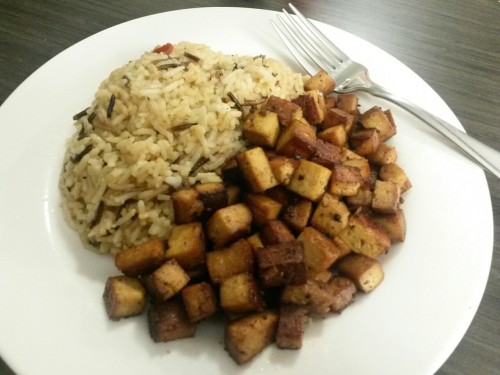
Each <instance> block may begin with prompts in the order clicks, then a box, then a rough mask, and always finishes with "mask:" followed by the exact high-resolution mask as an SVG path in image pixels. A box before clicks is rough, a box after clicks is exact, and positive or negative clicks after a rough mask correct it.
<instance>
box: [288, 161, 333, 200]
mask: <svg viewBox="0 0 500 375" xmlns="http://www.w3.org/2000/svg"><path fill="white" fill-rule="evenodd" d="M331 174H332V172H331V171H330V170H329V169H328V168H325V167H323V166H322V165H319V164H316V163H313V162H311V161H309V160H304V159H301V160H300V161H299V165H298V167H297V169H296V170H295V172H294V174H293V176H292V179H291V180H290V183H289V184H288V186H287V188H288V189H289V190H291V191H293V192H294V193H296V194H298V195H300V196H302V197H304V198H307V199H310V200H311V201H313V202H317V201H318V200H319V199H320V198H321V197H322V195H323V194H324V192H325V191H326V188H327V186H328V182H329V180H330V176H331Z"/></svg>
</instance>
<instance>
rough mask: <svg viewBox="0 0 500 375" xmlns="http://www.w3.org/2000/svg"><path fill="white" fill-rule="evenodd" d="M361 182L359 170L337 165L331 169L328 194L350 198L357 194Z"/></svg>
mask: <svg viewBox="0 0 500 375" xmlns="http://www.w3.org/2000/svg"><path fill="white" fill-rule="evenodd" d="M363 182H364V180H363V177H362V176H361V173H360V171H359V168H356V167H351V166H348V165H343V164H338V165H336V166H335V167H334V168H333V169H332V177H331V178H330V184H329V185H328V192H329V193H331V194H333V195H338V196H344V197H350V196H353V195H356V194H358V192H359V188H360V187H361V184H362V183H363Z"/></svg>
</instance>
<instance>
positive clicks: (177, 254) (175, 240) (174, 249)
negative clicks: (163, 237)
mask: <svg viewBox="0 0 500 375" xmlns="http://www.w3.org/2000/svg"><path fill="white" fill-rule="evenodd" d="M167 244H168V249H167V251H166V252H165V258H166V259H175V260H176V261H177V262H178V263H179V265H180V266H181V267H182V268H183V269H185V270H191V269H193V268H195V267H196V266H199V265H200V264H203V263H204V262H205V234H204V231H203V226H202V225H201V223H189V224H182V225H177V226H174V227H173V228H172V230H171V232H170V237H169V238H168V240H167Z"/></svg>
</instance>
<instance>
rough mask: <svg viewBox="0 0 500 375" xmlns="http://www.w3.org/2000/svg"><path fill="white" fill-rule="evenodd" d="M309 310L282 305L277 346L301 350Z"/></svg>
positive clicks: (277, 332)
mask: <svg viewBox="0 0 500 375" xmlns="http://www.w3.org/2000/svg"><path fill="white" fill-rule="evenodd" d="M306 318H307V310H306V309H305V308H303V307H301V306H294V305H282V306H280V309H279V320H278V328H277V330H276V345H277V346H278V348H280V349H300V348H301V347H302V338H303V336H304V323H305V320H306Z"/></svg>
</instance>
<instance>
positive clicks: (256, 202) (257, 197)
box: [245, 194, 282, 226]
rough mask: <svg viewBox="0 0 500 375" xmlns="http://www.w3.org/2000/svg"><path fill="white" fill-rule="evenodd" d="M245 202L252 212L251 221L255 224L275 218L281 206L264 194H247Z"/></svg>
mask: <svg viewBox="0 0 500 375" xmlns="http://www.w3.org/2000/svg"><path fill="white" fill-rule="evenodd" d="M245 204H246V205H247V207H248V208H249V209H250V211H251V212H252V217H253V223H254V224H255V225H257V226H262V225H264V224H265V223H266V222H268V221H269V220H275V219H277V218H278V216H279V214H280V212H281V207H282V206H281V203H279V202H277V201H275V200H274V199H272V198H270V197H268V196H267V195H264V194H248V195H247V196H246V198H245Z"/></svg>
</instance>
